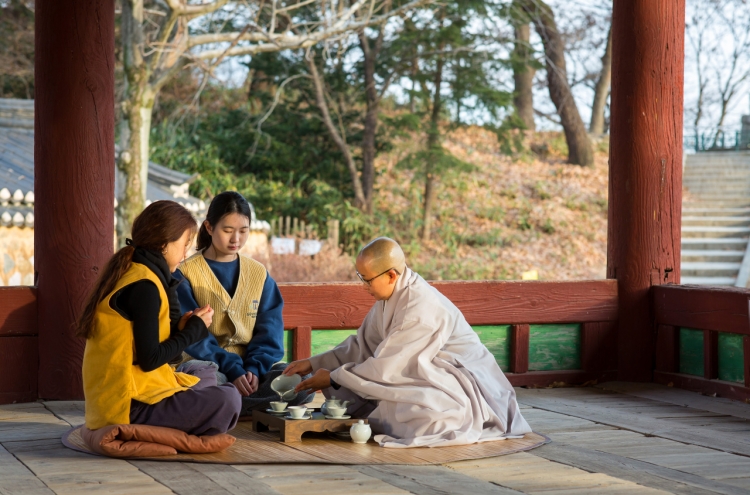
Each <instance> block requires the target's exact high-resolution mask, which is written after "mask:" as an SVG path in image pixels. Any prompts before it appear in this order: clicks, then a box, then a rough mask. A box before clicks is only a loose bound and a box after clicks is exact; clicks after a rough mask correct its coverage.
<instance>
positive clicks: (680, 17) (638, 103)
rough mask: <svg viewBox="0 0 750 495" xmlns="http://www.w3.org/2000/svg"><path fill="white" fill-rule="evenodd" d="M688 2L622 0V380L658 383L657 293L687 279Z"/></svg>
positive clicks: (615, 74)
mask: <svg viewBox="0 0 750 495" xmlns="http://www.w3.org/2000/svg"><path fill="white" fill-rule="evenodd" d="M684 33H685V0H614V6H613V13H612V50H613V55H612V96H611V99H612V101H611V109H612V110H611V126H610V133H611V134H610V154H609V157H610V159H609V162H610V166H609V167H610V168H609V171H610V175H609V232H608V243H607V277H608V278H615V279H617V280H618V289H619V325H618V332H619V334H618V340H619V346H618V349H619V378H620V379H621V380H635V381H650V380H651V376H652V370H653V361H654V346H655V335H656V329H655V328H654V317H653V312H652V309H651V304H650V299H649V297H648V295H649V288H650V287H651V286H652V285H659V284H665V283H679V281H680V220H681V205H682V99H683V97H682V92H683V89H682V88H683V57H684V45H683V43H684Z"/></svg>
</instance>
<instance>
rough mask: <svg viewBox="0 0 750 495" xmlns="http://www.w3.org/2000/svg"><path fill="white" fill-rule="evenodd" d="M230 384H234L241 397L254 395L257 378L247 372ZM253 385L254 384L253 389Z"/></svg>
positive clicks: (256, 387) (256, 388)
mask: <svg viewBox="0 0 750 495" xmlns="http://www.w3.org/2000/svg"><path fill="white" fill-rule="evenodd" d="M232 383H234V386H235V387H237V391H238V392H239V393H240V395H242V396H243V397H247V396H249V395H250V394H254V393H255V391H256V390H258V377H257V376H255V375H253V374H252V373H250V372H249V371H248V372H247V373H245V374H244V375H241V376H239V377H237V378H235V379H234V381H233V382H232ZM253 383H255V386H254V387H253Z"/></svg>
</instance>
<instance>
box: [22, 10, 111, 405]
mask: <svg viewBox="0 0 750 495" xmlns="http://www.w3.org/2000/svg"><path fill="white" fill-rule="evenodd" d="M35 17H36V20H35V22H36V29H35V31H36V59H35V68H36V74H35V91H36V103H35V108H34V115H35V126H34V132H35V135H34V160H35V162H34V164H35V178H34V192H35V199H36V202H35V211H34V223H35V229H34V235H35V239H34V263H35V271H36V276H37V286H38V291H37V295H38V312H39V318H38V321H39V323H38V324H39V361H40V362H39V395H40V397H42V398H47V399H77V398H82V395H83V393H82V389H81V359H82V357H83V347H84V342H83V341H82V340H80V339H78V338H76V337H75V336H74V328H73V325H74V322H75V321H76V318H77V317H78V316H79V314H80V311H81V308H82V306H83V303H84V299H85V297H86V296H87V293H88V292H89V290H90V288H91V286H92V284H93V282H94V281H95V280H96V278H97V276H98V274H99V272H100V271H101V269H102V267H103V266H104V264H105V263H106V261H107V260H108V258H109V257H110V256H111V255H112V249H113V235H114V204H113V203H114V172H115V168H114V158H115V151H114V135H115V133H114V105H115V101H114V66H115V57H114V41H115V40H114V36H115V34H114V25H115V22H114V21H115V1H114V0H68V1H65V2H62V1H60V0H36V12H35Z"/></svg>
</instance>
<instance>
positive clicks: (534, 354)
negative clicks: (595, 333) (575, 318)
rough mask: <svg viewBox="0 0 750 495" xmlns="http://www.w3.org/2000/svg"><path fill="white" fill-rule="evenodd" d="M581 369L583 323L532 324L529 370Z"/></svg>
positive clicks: (530, 327) (530, 329)
mask: <svg viewBox="0 0 750 495" xmlns="http://www.w3.org/2000/svg"><path fill="white" fill-rule="evenodd" d="M577 369H581V325H578V324H567V325H530V326H529V371H548V370H577Z"/></svg>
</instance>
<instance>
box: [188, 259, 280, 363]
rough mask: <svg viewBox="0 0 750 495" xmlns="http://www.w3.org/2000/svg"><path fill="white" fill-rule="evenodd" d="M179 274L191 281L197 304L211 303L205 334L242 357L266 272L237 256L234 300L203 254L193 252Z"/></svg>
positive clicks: (256, 312) (253, 321) (253, 322)
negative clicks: (238, 273) (237, 275)
mask: <svg viewBox="0 0 750 495" xmlns="http://www.w3.org/2000/svg"><path fill="white" fill-rule="evenodd" d="M180 271H181V272H182V274H183V275H185V278H186V279H188V281H190V285H191V286H192V287H193V295H194V296H195V300H196V301H197V302H198V304H200V305H201V307H202V306H205V305H206V304H210V305H211V307H212V308H213V309H214V318H213V322H212V323H211V326H210V327H208V331H209V332H211V333H212V334H214V336H216V340H217V342H218V343H219V345H220V346H221V347H222V348H223V349H226V350H227V351H229V352H233V353H234V354H238V355H240V356H242V357H245V349H246V348H247V344H248V343H249V342H250V339H252V338H253V329H254V328H255V320H256V318H257V316H258V305H259V304H260V296H261V294H262V293H263V284H264V283H265V281H266V277H267V276H268V272H267V271H266V267H264V266H263V265H262V264H260V263H258V262H257V261H255V260H254V259H252V258H248V257H246V256H242V255H240V277H239V281H238V282H237V290H235V292H234V297H229V294H228V293H227V291H226V289H224V287H223V286H222V285H221V283H220V282H219V280H218V279H217V278H216V275H214V272H213V271H211V267H209V266H208V263H206V259H205V258H204V257H203V254H202V253H196V254H194V255H193V256H191V257H190V258H189V259H187V260H186V261H185V262H184V263H182V265H180Z"/></svg>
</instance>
